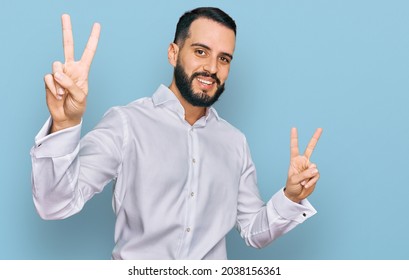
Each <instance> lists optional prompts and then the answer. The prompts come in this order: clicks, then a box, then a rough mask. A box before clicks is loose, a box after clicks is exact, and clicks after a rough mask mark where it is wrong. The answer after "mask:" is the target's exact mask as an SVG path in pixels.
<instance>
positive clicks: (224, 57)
mask: <svg viewBox="0 0 409 280" xmlns="http://www.w3.org/2000/svg"><path fill="white" fill-rule="evenodd" d="M220 60H221V62H223V63H225V64H229V63H230V58H228V57H226V56H221V57H220Z"/></svg>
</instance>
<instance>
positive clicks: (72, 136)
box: [32, 117, 82, 158]
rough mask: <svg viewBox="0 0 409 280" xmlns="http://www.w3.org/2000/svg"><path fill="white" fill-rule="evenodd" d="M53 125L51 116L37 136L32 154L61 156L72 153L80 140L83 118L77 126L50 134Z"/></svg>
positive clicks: (39, 156) (36, 155)
mask: <svg viewBox="0 0 409 280" xmlns="http://www.w3.org/2000/svg"><path fill="white" fill-rule="evenodd" d="M51 125H52V119H51V117H49V118H48V120H47V121H46V122H45V124H44V125H43V127H42V128H41V130H40V131H39V132H38V134H37V135H36V137H35V146H34V147H33V149H32V154H33V155H34V156H35V157H36V158H42V157H59V156H64V155H67V154H70V153H72V152H73V151H74V150H75V149H76V147H77V146H78V144H79V142H80V138H81V126H82V120H81V123H80V124H78V125H76V126H73V127H70V128H66V129H62V130H60V131H57V132H54V133H51V134H49V131H50V128H51Z"/></svg>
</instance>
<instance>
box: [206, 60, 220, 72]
mask: <svg viewBox="0 0 409 280" xmlns="http://www.w3.org/2000/svg"><path fill="white" fill-rule="evenodd" d="M203 70H205V71H206V72H208V73H210V74H216V73H217V70H218V67H217V58H212V57H211V58H209V59H208V60H207V61H206V63H205V64H204V65H203Z"/></svg>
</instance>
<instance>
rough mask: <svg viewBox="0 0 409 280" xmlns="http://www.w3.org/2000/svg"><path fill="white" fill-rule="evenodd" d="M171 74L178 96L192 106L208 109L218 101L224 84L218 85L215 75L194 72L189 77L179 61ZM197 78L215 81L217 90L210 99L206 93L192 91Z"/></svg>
mask: <svg viewBox="0 0 409 280" xmlns="http://www.w3.org/2000/svg"><path fill="white" fill-rule="evenodd" d="M173 74H174V76H175V82H176V86H177V88H178V89H179V91H180V94H181V95H182V96H183V98H184V99H185V100H186V101H187V102H189V103H190V104H191V105H193V106H197V107H210V106H212V105H213V104H214V103H215V102H216V101H217V100H218V99H219V97H220V95H222V93H223V91H224V83H223V84H221V83H220V80H219V78H217V76H216V74H209V73H208V72H195V73H193V74H192V76H190V77H189V76H188V75H187V74H186V72H185V69H184V68H183V66H182V65H181V64H180V63H179V61H178V62H177V63H176V67H175V70H174V73H173ZM198 76H204V77H211V78H212V79H214V80H215V81H216V85H217V88H216V92H215V94H214V95H213V96H212V97H211V96H209V95H208V94H207V92H206V91H201V92H194V91H193V87H192V83H193V80H194V79H195V78H196V77H198Z"/></svg>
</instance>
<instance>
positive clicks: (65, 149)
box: [30, 110, 124, 219]
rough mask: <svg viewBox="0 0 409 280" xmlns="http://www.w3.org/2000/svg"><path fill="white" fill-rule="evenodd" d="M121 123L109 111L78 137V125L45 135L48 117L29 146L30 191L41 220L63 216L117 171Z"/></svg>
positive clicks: (109, 179)
mask: <svg viewBox="0 0 409 280" xmlns="http://www.w3.org/2000/svg"><path fill="white" fill-rule="evenodd" d="M123 124H124V122H123V121H122V118H121V116H120V114H119V113H116V110H110V111H109V112H108V113H107V114H106V115H105V116H104V118H103V120H102V121H101V122H100V123H99V124H98V125H97V127H96V128H95V129H94V130H93V131H92V132H90V133H88V134H87V135H86V136H85V137H84V138H83V139H82V140H80V134H81V124H79V125H77V126H75V127H71V128H68V129H65V130H62V131H58V132H56V133H52V134H50V135H47V133H48V130H49V127H50V125H51V120H50V119H49V120H48V121H47V122H46V123H45V125H44V126H43V128H42V129H41V130H40V132H39V133H38V134H37V136H36V138H35V146H34V147H33V148H32V149H31V152H30V154H31V159H32V192H33V200H34V204H35V207H36V209H37V212H38V213H39V215H40V216H41V217H42V218H43V219H64V218H67V217H69V216H71V215H73V214H75V213H77V212H79V211H80V210H81V209H82V208H83V206H84V204H85V203H86V202H87V201H88V200H89V199H90V198H91V197H92V196H93V195H94V194H96V193H99V192H101V191H102V189H103V188H104V186H105V185H106V184H107V183H108V182H109V181H111V180H112V179H114V178H115V177H116V175H117V173H118V170H119V168H120V163H121V157H122V146H123V142H124V132H123V131H124V129H123V127H124V125H123Z"/></svg>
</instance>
